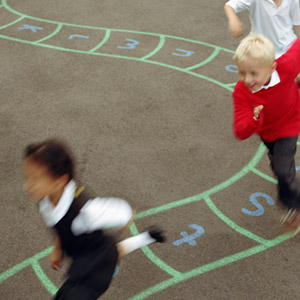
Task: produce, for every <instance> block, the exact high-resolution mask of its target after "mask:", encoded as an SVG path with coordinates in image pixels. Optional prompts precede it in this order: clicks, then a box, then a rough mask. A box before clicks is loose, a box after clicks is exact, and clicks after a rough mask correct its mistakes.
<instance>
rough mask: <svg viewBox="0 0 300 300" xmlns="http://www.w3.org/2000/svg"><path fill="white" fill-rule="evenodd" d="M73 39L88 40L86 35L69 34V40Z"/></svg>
mask: <svg viewBox="0 0 300 300" xmlns="http://www.w3.org/2000/svg"><path fill="white" fill-rule="evenodd" d="M74 37H78V38H82V39H88V38H89V36H88V35H80V34H71V35H70V36H69V40H72V39H73V38H74Z"/></svg>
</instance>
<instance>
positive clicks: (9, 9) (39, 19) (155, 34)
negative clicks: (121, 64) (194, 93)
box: [2, 0, 234, 53]
mask: <svg viewBox="0 0 300 300" xmlns="http://www.w3.org/2000/svg"><path fill="white" fill-rule="evenodd" d="M2 5H3V6H4V7H5V9H7V10H8V11H10V12H11V13H13V14H16V15H19V16H23V17H26V18H28V19H32V20H35V21H40V22H45V23H51V24H59V23H60V24H62V25H64V26H72V27H79V28H87V29H100V30H108V29H109V30H111V31H118V32H126V33H135V34H142V35H152V36H158V37H160V36H162V34H160V33H152V32H143V31H134V30H126V29H115V28H104V27H95V26H88V25H77V24H72V23H64V22H57V21H52V20H47V19H41V18H36V17H32V16H29V15H25V14H23V13H20V12H18V11H16V10H14V9H13V8H11V7H10V6H9V5H8V4H7V0H2ZM164 37H165V38H166V37H167V38H170V39H177V40H181V41H186V42H191V43H195V44H199V45H204V46H207V47H212V48H216V47H217V48H219V49H220V50H223V51H225V52H229V53H234V51H232V50H229V49H226V48H223V47H219V46H215V45H211V44H208V43H205V42H200V41H195V40H191V39H186V38H182V37H177V36H172V35H164Z"/></svg>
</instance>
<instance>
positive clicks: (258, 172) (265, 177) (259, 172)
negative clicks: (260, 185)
mask: <svg viewBox="0 0 300 300" xmlns="http://www.w3.org/2000/svg"><path fill="white" fill-rule="evenodd" d="M252 172H253V173H254V174H256V175H258V176H260V177H261V178H263V179H265V180H268V181H270V182H272V183H275V184H277V183H278V180H277V179H275V178H273V177H271V176H269V175H267V174H265V173H263V172H261V171H259V170H258V169H256V168H253V170H252Z"/></svg>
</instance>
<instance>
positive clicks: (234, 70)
mask: <svg viewBox="0 0 300 300" xmlns="http://www.w3.org/2000/svg"><path fill="white" fill-rule="evenodd" d="M225 69H226V71H228V72H231V73H238V72H239V70H238V67H237V66H236V65H228V66H226V67H225Z"/></svg>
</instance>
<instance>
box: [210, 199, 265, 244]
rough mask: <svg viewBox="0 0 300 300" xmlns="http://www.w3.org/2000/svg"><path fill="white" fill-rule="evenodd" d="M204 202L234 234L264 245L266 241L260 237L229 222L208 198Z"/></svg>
mask: <svg viewBox="0 0 300 300" xmlns="http://www.w3.org/2000/svg"><path fill="white" fill-rule="evenodd" d="M204 201H205V202H206V204H207V205H208V207H209V208H210V209H211V210H212V211H213V212H214V213H215V214H216V215H217V216H218V217H219V218H220V219H221V220H222V221H223V222H224V223H226V224H227V225H228V226H229V227H231V228H232V229H233V230H235V231H236V232H238V233H240V234H242V235H244V236H246V237H247V238H249V239H251V240H253V241H255V242H257V243H259V244H263V245H264V244H266V243H267V242H268V240H265V239H263V238H261V237H260V236H258V235H256V234H254V233H252V232H250V231H248V230H246V229H244V228H243V227H240V226H238V225H237V224H235V223H234V222H233V221H232V220H230V219H229V218H228V217H226V216H225V215H224V214H223V213H222V212H221V211H220V210H219V209H218V208H217V207H216V205H215V204H214V203H213V202H212V200H211V199H210V197H208V196H205V197H204Z"/></svg>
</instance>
